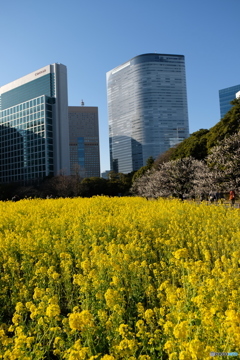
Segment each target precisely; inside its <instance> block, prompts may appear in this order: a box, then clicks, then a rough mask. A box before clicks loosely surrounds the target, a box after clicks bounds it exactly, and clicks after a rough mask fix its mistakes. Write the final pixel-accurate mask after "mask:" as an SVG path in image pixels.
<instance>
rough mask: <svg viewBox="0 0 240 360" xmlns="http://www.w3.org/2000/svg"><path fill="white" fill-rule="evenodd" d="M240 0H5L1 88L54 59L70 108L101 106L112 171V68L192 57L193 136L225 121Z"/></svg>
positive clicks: (233, 80) (105, 158)
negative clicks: (151, 57)
mask: <svg viewBox="0 0 240 360" xmlns="http://www.w3.org/2000/svg"><path fill="white" fill-rule="evenodd" d="M239 14H240V0H202V1H198V2H197V1H193V0H149V1H143V0H122V1H115V0H111V1H110V0H101V1H99V0H85V1H82V0H68V1H60V0H48V1H46V0H42V1H39V2H35V1H34V0H21V1H19V0H8V1H2V2H1V14H0V33H1V52H0V69H1V70H0V86H2V85H5V84H7V83H9V82H11V81H13V80H16V79H18V78H20V77H22V76H24V75H26V74H28V73H30V72H32V71H35V70H37V69H39V68H41V67H43V66H45V65H48V64H52V63H54V62H58V63H62V64H64V65H66V66H67V69H68V97H69V105H70V106H77V105H80V102H81V100H82V99H83V100H84V102H85V105H86V106H98V108H99V129H100V156H101V171H104V170H107V169H109V145H108V119H107V95H106V72H107V71H109V70H111V69H113V68H114V67H116V66H118V65H120V64H122V63H123V62H125V61H127V60H129V59H131V58H132V57H134V56H137V55H140V54H144V53H154V52H157V53H162V54H180V55H184V56H185V64H186V78H187V94H188V112H189V126H190V133H192V132H194V131H197V130H199V129H201V128H207V129H209V128H210V127H212V126H214V125H215V124H216V123H217V122H218V121H219V120H220V108H219V95H218V91H219V90H220V89H223V88H226V87H230V86H234V85H237V84H239V83H240V77H239V64H238V62H239V58H240V46H239Z"/></svg>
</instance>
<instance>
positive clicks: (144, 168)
mask: <svg viewBox="0 0 240 360" xmlns="http://www.w3.org/2000/svg"><path fill="white" fill-rule="evenodd" d="M153 165H154V158H153V157H152V156H150V157H149V158H148V159H147V161H146V165H145V166H142V167H141V168H140V169H138V170H137V171H136V172H135V174H134V175H133V178H132V181H133V182H134V181H135V180H136V179H138V178H139V177H141V176H143V175H144V174H145V173H146V172H147V171H148V170H150V169H151V168H152V167H153Z"/></svg>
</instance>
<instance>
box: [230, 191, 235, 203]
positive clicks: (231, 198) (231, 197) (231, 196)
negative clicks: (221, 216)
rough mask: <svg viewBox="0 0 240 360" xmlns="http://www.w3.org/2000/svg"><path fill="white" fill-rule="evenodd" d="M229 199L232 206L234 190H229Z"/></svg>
mask: <svg viewBox="0 0 240 360" xmlns="http://www.w3.org/2000/svg"><path fill="white" fill-rule="evenodd" d="M229 200H230V201H231V206H233V205H234V204H235V191H234V190H230V193H229Z"/></svg>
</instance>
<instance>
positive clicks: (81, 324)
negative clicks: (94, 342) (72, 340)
mask: <svg viewBox="0 0 240 360" xmlns="http://www.w3.org/2000/svg"><path fill="white" fill-rule="evenodd" d="M69 326H70V328H71V329H72V330H79V331H82V330H87V329H92V328H93V327H94V322H93V316H92V314H91V313H90V312H89V311H88V310H83V311H82V312H80V313H73V314H70V316H69Z"/></svg>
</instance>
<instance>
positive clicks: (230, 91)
mask: <svg viewBox="0 0 240 360" xmlns="http://www.w3.org/2000/svg"><path fill="white" fill-rule="evenodd" d="M238 91H240V85H235V86H231V87H228V88H225V89H222V90H219V102H220V116H221V118H223V117H224V116H225V115H226V113H227V112H228V111H229V110H230V109H231V107H232V104H230V102H231V101H233V100H234V99H236V93H237V92H238Z"/></svg>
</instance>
